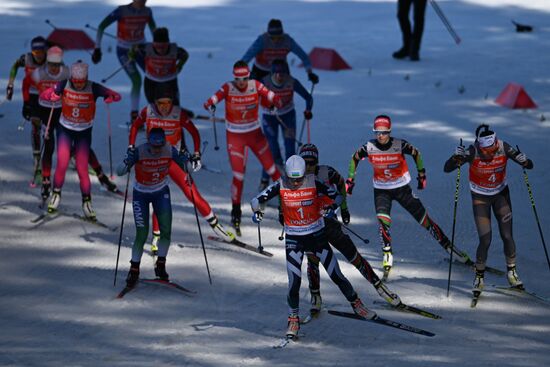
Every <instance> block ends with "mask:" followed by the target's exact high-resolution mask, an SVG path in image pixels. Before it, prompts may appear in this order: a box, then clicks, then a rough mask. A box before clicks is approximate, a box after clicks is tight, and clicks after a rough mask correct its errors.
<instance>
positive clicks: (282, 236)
mask: <svg viewBox="0 0 550 367" xmlns="http://www.w3.org/2000/svg"><path fill="white" fill-rule="evenodd" d="M284 239H285V227H283V229H282V230H281V235H280V236H279V241H282V240H284Z"/></svg>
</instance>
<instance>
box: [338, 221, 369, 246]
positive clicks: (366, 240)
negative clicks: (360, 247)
mask: <svg viewBox="0 0 550 367" xmlns="http://www.w3.org/2000/svg"><path fill="white" fill-rule="evenodd" d="M340 224H341V225H342V227H344V228H345V229H347V230H348V231H349V232H350V233H351V234H353V235H355V237H357V238H359V239H360V240H361V241H363V242H364V243H366V244H369V243H370V241H369V239H368V238H363V237H361V236H359V235H358V234H357V233H356V232H354V231H353V230H352V229H351V228H350V227H348V226H346V225H345V224H344V223H340Z"/></svg>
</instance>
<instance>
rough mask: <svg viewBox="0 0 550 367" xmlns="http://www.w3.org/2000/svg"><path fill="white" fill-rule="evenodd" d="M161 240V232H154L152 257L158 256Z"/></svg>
mask: <svg viewBox="0 0 550 367" xmlns="http://www.w3.org/2000/svg"><path fill="white" fill-rule="evenodd" d="M159 240H160V232H153V240H152V241H151V255H153V256H157V255H158V252H159V247H158V243H159Z"/></svg>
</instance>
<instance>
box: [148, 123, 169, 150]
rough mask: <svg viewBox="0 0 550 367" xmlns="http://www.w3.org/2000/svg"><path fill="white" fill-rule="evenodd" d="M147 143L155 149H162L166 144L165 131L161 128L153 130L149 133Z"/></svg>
mask: <svg viewBox="0 0 550 367" xmlns="http://www.w3.org/2000/svg"><path fill="white" fill-rule="evenodd" d="M147 141H148V142H149V144H151V145H152V146H154V147H162V146H164V145H165V144H166V135H165V134H164V129H161V128H160V127H155V128H152V129H151V131H149V136H148V137H147Z"/></svg>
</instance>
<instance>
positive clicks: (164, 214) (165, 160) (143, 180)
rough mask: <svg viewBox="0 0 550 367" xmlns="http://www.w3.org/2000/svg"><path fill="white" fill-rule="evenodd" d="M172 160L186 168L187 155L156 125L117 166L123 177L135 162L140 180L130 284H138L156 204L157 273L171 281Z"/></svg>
mask: <svg viewBox="0 0 550 367" xmlns="http://www.w3.org/2000/svg"><path fill="white" fill-rule="evenodd" d="M172 162H175V163H176V164H178V165H179V166H180V167H181V168H182V169H186V167H185V166H186V157H185V155H184V154H179V153H178V151H177V150H176V148H174V147H173V146H172V144H170V143H169V142H167V141H166V136H165V134H164V130H163V129H161V128H153V129H151V131H149V135H148V137H147V143H145V144H142V145H139V146H138V147H136V148H134V147H128V151H127V153H126V158H125V159H124V162H123V164H121V165H120V166H119V167H118V168H117V174H118V175H119V176H122V175H125V174H126V173H128V172H130V169H131V168H132V166H133V165H135V166H136V174H135V176H136V182H135V183H134V190H133V194H132V200H133V201H132V207H133V208H134V221H135V224H136V238H135V240H134V245H133V247H132V259H131V261H130V270H129V272H128V276H127V278H126V285H127V286H128V287H134V286H135V285H136V283H137V281H138V279H139V265H140V262H141V256H142V255H143V245H144V244H145V241H146V240H147V234H148V233H149V204H152V206H153V210H154V211H155V213H156V215H157V218H158V221H159V226H160V240H159V242H158V247H159V248H158V257H157V260H156V262H155V275H156V276H157V278H159V279H161V280H165V281H168V280H169V276H168V273H167V272H166V255H167V254H168V247H169V246H170V238H171V232H172V204H171V201H170V188H169V187H168V179H167V177H166V176H167V175H168V171H169V167H170V165H171V164H172Z"/></svg>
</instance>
